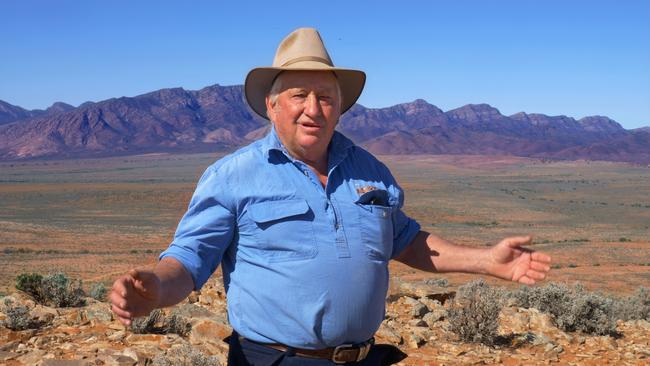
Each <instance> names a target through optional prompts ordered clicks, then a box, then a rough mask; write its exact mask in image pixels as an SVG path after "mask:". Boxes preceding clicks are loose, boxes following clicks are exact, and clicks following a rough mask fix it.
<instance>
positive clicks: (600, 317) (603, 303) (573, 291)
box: [510, 283, 616, 335]
mask: <svg viewBox="0 0 650 366" xmlns="http://www.w3.org/2000/svg"><path fill="white" fill-rule="evenodd" d="M510 296H511V297H512V298H513V299H514V302H515V305H516V306H519V307H522V308H536V309H537V310H539V311H541V312H543V313H547V314H550V315H551V316H552V318H553V321H554V322H555V325H556V326H557V327H558V328H560V329H562V330H563V331H566V332H574V331H581V332H583V333H586V334H597V335H607V334H615V333H616V314H615V312H614V300H612V299H611V298H609V297H605V296H603V295H600V294H597V293H590V292H587V291H585V289H584V287H582V286H581V285H575V286H573V287H569V286H567V285H564V284H557V283H550V284H548V285H546V286H544V287H527V286H522V287H521V288H520V289H519V290H518V291H514V292H512V293H510Z"/></svg>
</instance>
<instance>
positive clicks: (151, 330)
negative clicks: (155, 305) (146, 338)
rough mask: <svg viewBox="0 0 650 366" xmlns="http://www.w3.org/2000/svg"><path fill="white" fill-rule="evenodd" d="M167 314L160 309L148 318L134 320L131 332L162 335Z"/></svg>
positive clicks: (142, 317)
mask: <svg viewBox="0 0 650 366" xmlns="http://www.w3.org/2000/svg"><path fill="white" fill-rule="evenodd" d="M164 318H165V314H164V313H163V312H162V310H160V309H155V310H153V311H152V312H151V313H149V315H147V316H141V317H137V318H135V319H133V321H132V322H131V331H132V332H133V333H137V334H158V333H162V322H163V320H164Z"/></svg>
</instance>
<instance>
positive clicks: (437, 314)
mask: <svg viewBox="0 0 650 366" xmlns="http://www.w3.org/2000/svg"><path fill="white" fill-rule="evenodd" d="M446 316H447V310H446V309H444V308H437V309H434V310H433V311H430V312H428V313H426V314H424V316H423V317H422V320H424V321H425V322H426V323H427V325H428V326H429V327H433V324H434V323H436V322H438V321H441V320H443V319H444V318H445V317H446Z"/></svg>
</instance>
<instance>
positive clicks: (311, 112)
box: [304, 92, 320, 117]
mask: <svg viewBox="0 0 650 366" xmlns="http://www.w3.org/2000/svg"><path fill="white" fill-rule="evenodd" d="M304 113H305V114H306V115H308V116H310V117H314V116H318V115H319V114H320V104H319V103H318V97H317V96H316V93H313V92H312V93H309V94H308V95H307V100H305V112H304Z"/></svg>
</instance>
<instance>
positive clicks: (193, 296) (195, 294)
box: [187, 291, 201, 304]
mask: <svg viewBox="0 0 650 366" xmlns="http://www.w3.org/2000/svg"><path fill="white" fill-rule="evenodd" d="M199 295H201V291H192V292H191V293H190V294H189V296H187V302H188V303H190V304H194V303H196V302H199Z"/></svg>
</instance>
